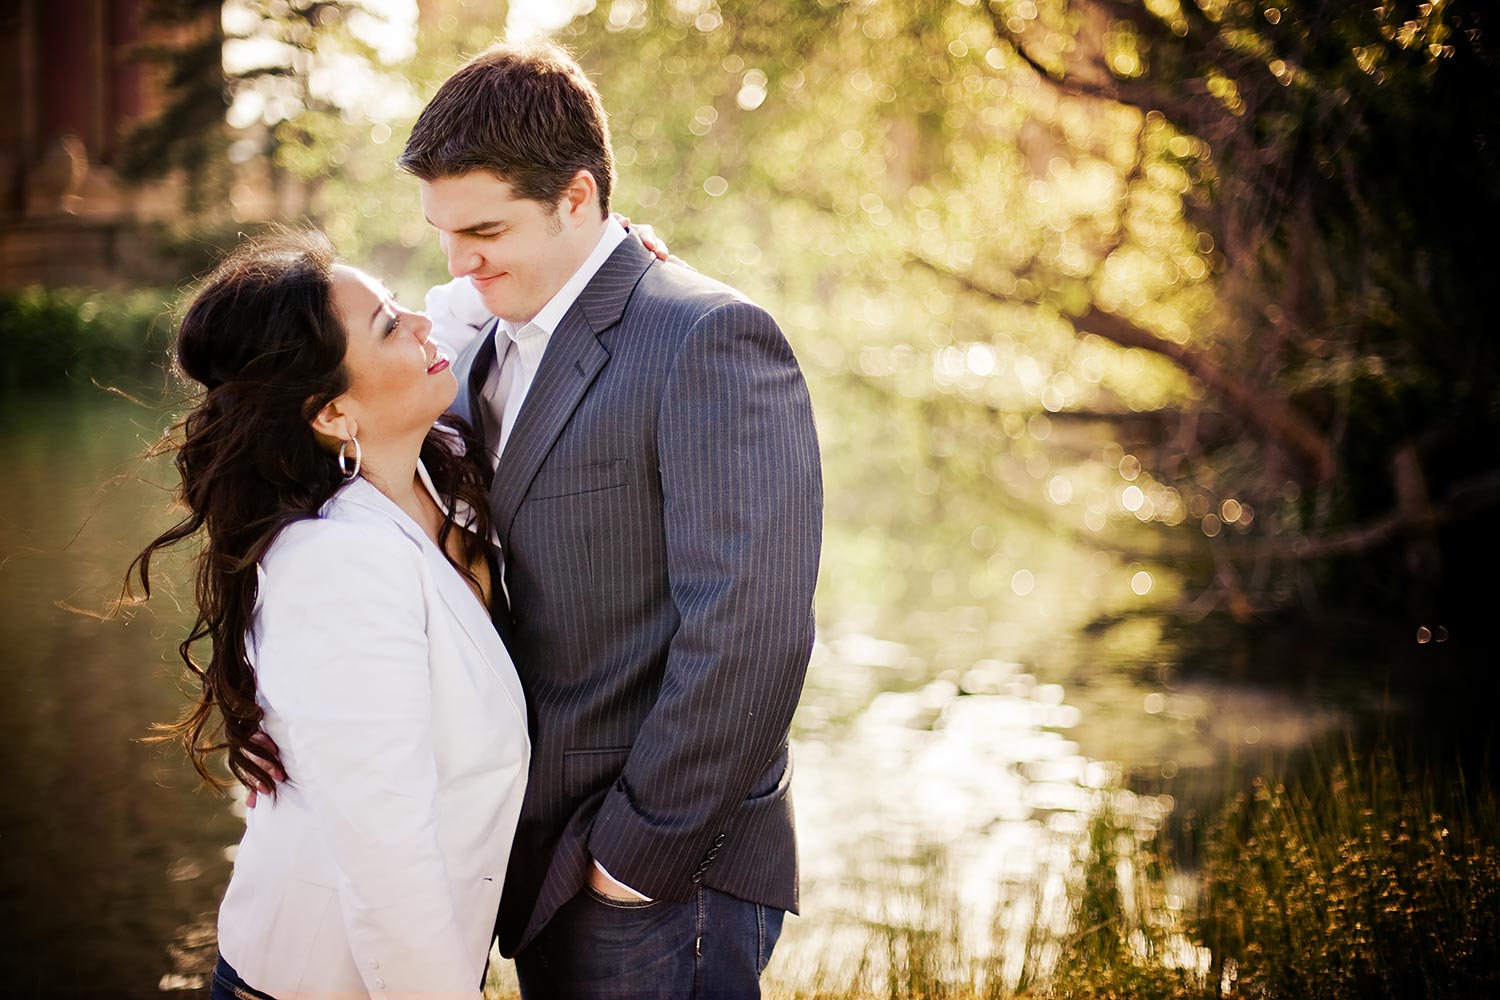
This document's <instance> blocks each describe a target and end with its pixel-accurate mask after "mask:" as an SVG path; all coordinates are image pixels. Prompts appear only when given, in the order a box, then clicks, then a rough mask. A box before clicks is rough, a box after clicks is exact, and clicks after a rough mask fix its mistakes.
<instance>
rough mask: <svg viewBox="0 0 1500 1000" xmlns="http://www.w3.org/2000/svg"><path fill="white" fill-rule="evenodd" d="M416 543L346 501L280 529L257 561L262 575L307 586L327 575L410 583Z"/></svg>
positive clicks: (415, 563) (417, 560)
mask: <svg viewBox="0 0 1500 1000" xmlns="http://www.w3.org/2000/svg"><path fill="white" fill-rule="evenodd" d="M420 563H421V552H420V551H419V550H418V548H417V546H415V545H414V544H412V542H411V540H410V539H408V538H407V537H406V535H405V534H404V533H403V532H402V531H401V529H400V528H398V527H397V526H396V525H395V524H394V523H393V522H391V521H390V520H389V519H385V518H381V517H378V516H364V515H363V512H362V511H360V510H357V509H352V508H350V507H349V506H346V505H337V504H333V505H329V506H326V507H325V508H324V509H323V510H322V511H321V512H320V513H319V514H318V516H316V517H308V518H301V519H299V520H296V521H293V522H292V523H291V524H288V525H287V526H286V527H284V528H282V529H281V531H280V533H279V534H278V535H277V536H276V539H275V541H273V542H272V543H271V545H270V547H269V548H268V549H267V550H266V553H265V555H264V556H262V557H261V560H260V568H261V573H262V575H263V577H265V578H267V579H272V580H274V579H279V578H290V579H295V580H299V581H302V582H305V583H307V584H309V585H317V584H319V583H322V584H326V583H328V582H329V581H330V580H332V579H335V578H337V579H340V580H349V581H353V582H356V583H358V582H360V581H362V580H367V579H371V578H375V579H378V578H384V577H390V576H400V577H403V578H406V579H410V580H413V581H415V579H416V577H415V576H414V575H413V572H412V571H413V570H416V569H417V568H418V567H419V565H420Z"/></svg>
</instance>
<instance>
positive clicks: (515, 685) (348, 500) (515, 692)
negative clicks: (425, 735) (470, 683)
mask: <svg viewBox="0 0 1500 1000" xmlns="http://www.w3.org/2000/svg"><path fill="white" fill-rule="evenodd" d="M419 472H420V475H421V476H422V478H423V480H424V481H425V483H426V484H427V485H428V488H429V490H430V489H431V482H432V480H431V478H430V477H429V476H428V475H427V471H426V470H425V469H420V470H419ZM339 499H340V500H342V501H343V503H345V504H351V505H354V506H358V507H362V508H364V509H365V510H368V511H371V512H373V513H376V514H379V515H381V516H383V517H385V518H387V519H389V520H390V521H391V523H392V524H394V525H395V526H396V528H397V529H399V530H400V531H401V533H402V534H404V535H406V536H407V537H408V538H410V539H411V540H412V541H413V542H415V543H416V545H417V547H418V548H419V549H421V551H422V557H423V559H424V560H425V561H426V563H427V569H428V572H429V573H431V575H432V579H433V581H434V583H435V584H436V586H437V592H438V596H439V598H441V599H442V602H443V605H444V606H445V607H447V609H448V613H449V615H450V616H452V617H453V618H454V619H456V620H457V622H458V625H459V628H460V630H461V631H462V632H463V633H464V635H466V636H468V638H469V642H471V643H472V644H473V645H474V648H475V649H477V650H478V651H479V654H480V658H481V659H483V660H484V663H485V666H486V667H488V668H489V670H490V672H491V673H493V674H494V675H495V677H496V679H497V680H499V681H500V685H501V687H503V688H504V689H505V694H506V697H507V698H508V699H509V700H510V703H511V707H512V708H514V709H515V710H516V711H517V712H518V713H519V714H520V715H521V717H522V718H525V716H526V699H525V695H524V694H523V693H522V692H521V690H520V687H519V681H518V680H516V679H515V678H514V676H513V675H508V674H507V672H506V671H504V670H502V669H501V668H500V664H502V663H504V664H510V663H511V662H512V660H511V656H510V650H509V648H508V647H507V646H506V644H505V642H504V640H503V639H502V638H501V636H500V634H499V632H498V631H496V629H495V625H494V622H493V621H492V620H491V616H490V613H489V612H488V611H487V610H486V609H485V607H484V605H483V604H482V603H481V602H480V600H479V597H478V595H476V594H475V593H474V591H473V590H472V589H471V588H470V587H469V585H468V583H466V582H465V581H464V578H463V577H462V576H461V575H460V574H459V572H458V570H457V569H455V568H454V567H453V564H452V563H450V562H448V558H447V556H445V555H443V552H442V550H441V549H439V548H438V547H437V545H435V544H434V543H433V541H432V539H430V538H428V537H427V536H426V534H424V533H423V532H422V530H421V529H420V528H418V527H417V525H416V524H415V523H414V522H413V521H412V520H411V518H409V517H407V516H406V514H405V513H404V512H403V511H402V510H401V508H400V507H397V506H396V505H395V504H394V503H393V502H392V501H391V500H390V499H389V498H388V497H386V495H385V494H383V493H381V492H380V491H379V490H377V489H375V487H374V486H371V485H370V484H369V483H367V482H366V481H364V480H362V479H361V480H357V481H355V482H353V483H350V484H349V485H348V486H347V487H345V488H344V490H343V491H341V493H340V494H339ZM433 499H434V500H436V501H437V502H438V505H439V506H442V499H441V498H440V497H437V496H436V495H435V494H434V496H433ZM493 585H494V586H498V585H499V581H498V580H496V581H494V583H493Z"/></svg>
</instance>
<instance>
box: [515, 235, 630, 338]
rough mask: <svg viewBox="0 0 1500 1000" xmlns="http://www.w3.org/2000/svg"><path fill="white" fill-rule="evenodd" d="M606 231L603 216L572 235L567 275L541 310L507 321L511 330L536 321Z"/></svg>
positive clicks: (590, 253)
mask: <svg viewBox="0 0 1500 1000" xmlns="http://www.w3.org/2000/svg"><path fill="white" fill-rule="evenodd" d="M608 229H609V216H604V217H602V218H600V219H598V220H597V222H595V221H592V220H591V221H590V222H589V223H588V224H586V225H585V226H582V227H580V228H579V231H578V232H577V233H575V234H574V237H575V238H574V239H572V240H570V241H569V243H570V244H571V246H572V250H573V252H572V253H570V254H569V255H568V259H567V262H566V267H567V273H566V274H565V275H563V276H562V280H561V281H559V282H558V283H557V287H556V288H554V289H553V290H552V294H551V295H549V296H547V301H546V302H544V303H542V305H541V308H540V309H538V310H537V312H535V313H533V314H532V315H530V316H527V317H526V318H525V319H518V320H510V321H509V323H510V326H511V328H512V329H514V330H520V329H521V328H522V327H524V326H525V325H526V324H527V323H530V322H531V321H532V320H534V319H536V318H537V316H538V315H540V314H541V311H542V310H544V309H546V308H547V306H548V305H549V304H551V302H552V300H553V299H555V298H557V296H558V293H560V292H561V291H562V290H563V289H564V288H566V287H567V284H568V282H570V281H572V280H573V276H574V275H575V274H577V273H578V269H579V268H581V267H583V265H584V264H585V263H587V262H588V259H589V258H590V257H591V256H593V253H594V250H595V249H597V248H598V246H599V241H600V240H602V239H604V233H605V231H606V230H608Z"/></svg>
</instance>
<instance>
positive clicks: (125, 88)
mask: <svg viewBox="0 0 1500 1000" xmlns="http://www.w3.org/2000/svg"><path fill="white" fill-rule="evenodd" d="M146 6H147V2H146V0H6V2H5V3H3V4H0V53H3V55H0V108H3V109H4V110H3V112H0V288H15V287H19V286H23V285H28V284H44V285H93V286H101V287H103V286H126V285H138V284H152V283H160V282H162V281H163V280H170V277H171V276H170V275H167V274H165V273H164V269H165V266H166V265H165V262H163V261H162V260H161V256H160V254H159V252H158V249H159V247H160V244H161V240H160V234H161V232H162V226H161V223H162V222H163V221H164V220H166V219H169V218H170V217H171V216H172V213H173V212H174V210H175V208H176V206H177V204H178V202H179V199H178V198H177V196H176V194H175V188H174V185H172V184H171V183H170V182H167V183H155V184H152V185H148V186H141V187H127V186H125V185H123V184H122V183H121V182H120V179H119V177H118V175H117V173H116V165H117V163H118V162H119V158H120V155H121V138H122V136H123V134H124V133H125V130H126V129H128V127H129V126H130V125H131V124H132V123H133V122H136V121H139V120H141V119H142V118H143V117H145V116H148V115H150V114H152V113H153V112H154V111H155V110H156V108H157V107H159V105H160V96H159V93H160V87H159V82H158V80H157V79H156V77H157V73H156V72H155V71H153V70H152V69H150V68H148V67H146V66H144V65H143V64H142V63H141V62H140V61H139V60H138V59H137V55H138V47H139V46H140V45H141V44H142V43H143V42H145V41H146V39H147V31H146V29H145V26H144V24H143V19H144V18H143V16H144V13H145V8H146Z"/></svg>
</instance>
